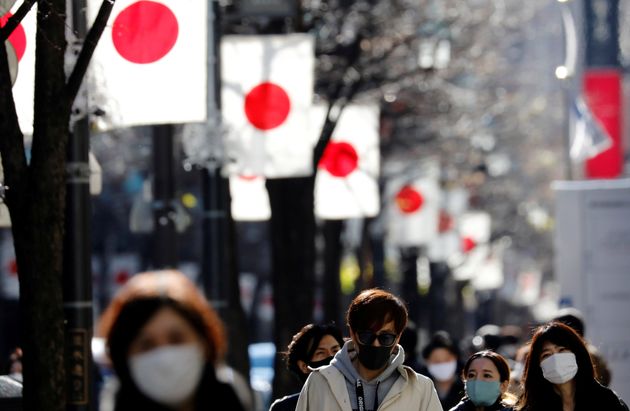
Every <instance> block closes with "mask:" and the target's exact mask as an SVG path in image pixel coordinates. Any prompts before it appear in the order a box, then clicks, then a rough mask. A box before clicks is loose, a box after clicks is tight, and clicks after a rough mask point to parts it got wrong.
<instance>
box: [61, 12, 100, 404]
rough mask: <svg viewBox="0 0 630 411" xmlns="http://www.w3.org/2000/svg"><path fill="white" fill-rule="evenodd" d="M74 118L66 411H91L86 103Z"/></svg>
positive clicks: (69, 165) (81, 32) (79, 33)
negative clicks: (75, 118)
mask: <svg viewBox="0 0 630 411" xmlns="http://www.w3.org/2000/svg"><path fill="white" fill-rule="evenodd" d="M85 9H86V0H73V1H72V29H73V31H74V35H75V41H76V43H77V44H79V45H80V44H82V43H83V41H84V39H85V36H86V33H87V21H86V16H85ZM73 110H74V112H73V114H74V115H76V116H77V120H76V121H75V122H74V124H73V126H71V130H70V135H69V139H68V145H67V157H66V159H67V162H66V210H65V213H66V217H65V235H64V247H63V250H64V252H63V254H64V255H63V278H62V285H63V307H64V317H65V330H64V332H65V366H66V367H65V368H66V410H69V411H70V410H72V411H85V410H92V409H93V405H94V404H93V401H94V395H93V394H94V393H93V388H94V386H93V372H94V363H93V361H92V315H93V301H92V270H91V246H92V242H91V202H90V166H89V151H90V131H89V125H88V118H87V100H85V99H82V96H81V95H79V97H78V98H77V101H76V105H75V107H74V108H73Z"/></svg>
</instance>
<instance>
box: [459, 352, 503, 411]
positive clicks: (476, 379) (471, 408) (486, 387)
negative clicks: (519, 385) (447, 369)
mask: <svg viewBox="0 0 630 411" xmlns="http://www.w3.org/2000/svg"><path fill="white" fill-rule="evenodd" d="M462 378H463V380H464V381H465V386H466V396H465V397H464V398H463V399H462V401H461V402H460V403H459V404H457V405H456V406H455V407H453V408H451V410H450V411H511V410H512V405H513V404H514V400H515V398H514V397H513V396H512V395H510V394H508V393H507V389H508V385H509V383H510V366H509V365H508V362H507V360H506V359H505V358H503V356H502V355H500V354H497V353H496V352H494V351H490V350H485V351H479V352H477V353H475V354H473V355H471V356H470V357H469V358H468V360H467V361H466V363H465V364H464V369H463V370H462Z"/></svg>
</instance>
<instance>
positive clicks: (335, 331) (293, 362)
mask: <svg viewBox="0 0 630 411" xmlns="http://www.w3.org/2000/svg"><path fill="white" fill-rule="evenodd" d="M326 335H330V336H332V337H333V338H334V339H335V340H337V342H338V343H339V346H340V347H342V346H343V335H342V334H341V330H340V329H339V327H337V326H336V325H335V324H332V323H330V324H307V325H305V326H304V327H302V329H300V331H298V332H297V333H296V334H295V335H294V336H293V338H292V339H291V342H290V343H289V346H288V347H287V351H286V352H285V353H284V355H285V356H286V362H287V368H288V369H289V370H291V371H292V372H293V373H294V374H295V375H296V376H297V377H298V378H299V379H300V381H301V382H304V381H306V377H307V376H308V375H307V374H306V375H305V374H304V373H303V372H302V370H300V366H299V365H298V361H300V360H301V361H304V362H305V363H307V364H308V363H309V362H310V360H311V358H312V357H313V354H315V351H316V350H317V346H318V345H319V342H320V341H321V340H322V338H324V337H325V336H326Z"/></svg>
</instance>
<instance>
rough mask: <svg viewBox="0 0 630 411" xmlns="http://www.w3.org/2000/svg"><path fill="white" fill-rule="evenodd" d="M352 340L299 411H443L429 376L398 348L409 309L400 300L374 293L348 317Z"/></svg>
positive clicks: (309, 383)
mask: <svg viewBox="0 0 630 411" xmlns="http://www.w3.org/2000/svg"><path fill="white" fill-rule="evenodd" d="M346 320H347V324H348V327H349V329H350V338H351V340H349V341H346V343H345V344H344V346H343V348H342V349H341V351H339V352H337V354H335V357H334V358H333V359H332V361H331V362H330V365H328V366H324V367H321V368H317V369H315V370H313V371H312V372H311V374H310V375H309V377H308V379H307V380H306V383H305V384H304V387H303V388H302V391H301V392H300V397H299V399H298V404H297V408H296V410H298V411H307V410H308V411H353V410H358V411H375V410H377V409H378V410H379V411H398V410H401V411H402V410H414V411H441V410H442V407H441V406H440V402H439V400H438V397H437V393H436V392H435V388H434V387H433V383H432V382H431V380H430V379H429V378H427V377H424V376H422V375H420V374H417V373H416V372H415V371H414V370H413V369H411V368H410V367H408V366H406V365H403V362H404V360H405V353H404V350H403V348H402V347H401V346H400V345H399V344H398V342H399V340H400V336H401V334H402V331H403V329H404V328H405V325H406V324H407V308H406V307H405V305H404V304H403V302H402V301H401V300H400V299H399V298H398V297H396V296H395V295H393V294H391V293H389V292H387V291H384V290H380V289H369V290H365V291H363V292H361V293H359V295H358V296H356V297H355V298H354V300H352V302H351V303H350V307H349V308H348V311H347V313H346Z"/></svg>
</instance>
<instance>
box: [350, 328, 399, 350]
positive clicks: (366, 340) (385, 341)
mask: <svg viewBox="0 0 630 411" xmlns="http://www.w3.org/2000/svg"><path fill="white" fill-rule="evenodd" d="M357 336H358V337H359V342H360V343H361V344H363V345H372V343H373V342H374V340H376V339H378V342H379V344H381V345H382V346H384V347H389V346H390V345H392V344H393V343H394V341H396V334H391V333H383V334H374V333H373V332H372V331H360V332H358V333H357Z"/></svg>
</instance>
